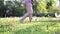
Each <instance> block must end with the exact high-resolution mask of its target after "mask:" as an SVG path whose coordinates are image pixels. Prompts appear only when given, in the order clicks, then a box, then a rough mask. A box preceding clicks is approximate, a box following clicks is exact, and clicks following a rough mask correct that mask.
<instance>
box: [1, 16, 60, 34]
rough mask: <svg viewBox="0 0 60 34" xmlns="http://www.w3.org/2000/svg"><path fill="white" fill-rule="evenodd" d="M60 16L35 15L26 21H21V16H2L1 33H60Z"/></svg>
mask: <svg viewBox="0 0 60 34" xmlns="http://www.w3.org/2000/svg"><path fill="white" fill-rule="evenodd" d="M59 19H60V18H44V17H41V18H40V17H37V20H35V17H33V20H32V22H29V20H28V18H27V19H25V21H24V23H23V24H22V23H20V22H19V17H14V18H13V17H10V18H0V34H60V20H59Z"/></svg>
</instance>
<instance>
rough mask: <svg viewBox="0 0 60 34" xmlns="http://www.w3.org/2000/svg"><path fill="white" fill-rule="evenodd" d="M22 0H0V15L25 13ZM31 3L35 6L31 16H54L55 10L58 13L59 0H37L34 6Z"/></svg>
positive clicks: (16, 15) (17, 15) (59, 10)
mask: <svg viewBox="0 0 60 34" xmlns="http://www.w3.org/2000/svg"><path fill="white" fill-rule="evenodd" d="M22 2H23V0H0V17H20V16H22V15H23V14H24V13H26V8H25V6H24V4H23V3H22ZM34 4H35V3H33V4H32V5H33V6H32V7H33V8H37V11H36V10H35V9H33V10H35V11H36V12H37V13H35V12H34V13H33V16H37V17H42V16H45V17H47V16H48V15H49V16H51V17H55V12H56V13H60V0H38V5H37V7H35V5H34Z"/></svg>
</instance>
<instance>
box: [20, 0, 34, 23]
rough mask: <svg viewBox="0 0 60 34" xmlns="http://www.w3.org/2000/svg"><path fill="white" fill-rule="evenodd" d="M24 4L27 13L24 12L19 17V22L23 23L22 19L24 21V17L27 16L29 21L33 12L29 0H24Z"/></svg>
mask: <svg viewBox="0 0 60 34" xmlns="http://www.w3.org/2000/svg"><path fill="white" fill-rule="evenodd" d="M24 4H25V6H26V10H27V13H26V14H24V16H23V17H22V18H21V19H20V22H21V23H23V21H24V19H25V18H26V17H29V20H30V22H31V20H32V14H33V9H32V4H31V0H24Z"/></svg>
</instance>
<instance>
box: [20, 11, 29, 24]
mask: <svg viewBox="0 0 60 34" xmlns="http://www.w3.org/2000/svg"><path fill="white" fill-rule="evenodd" d="M28 15H29V13H28V12H27V13H26V14H24V16H23V17H22V18H21V19H20V22H21V23H23V21H24V19H25V18H26V17H27V16H28Z"/></svg>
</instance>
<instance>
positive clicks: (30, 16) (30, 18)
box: [29, 14, 32, 22]
mask: <svg viewBox="0 0 60 34" xmlns="http://www.w3.org/2000/svg"><path fill="white" fill-rule="evenodd" d="M29 20H30V22H31V21H32V14H30V15H29Z"/></svg>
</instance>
